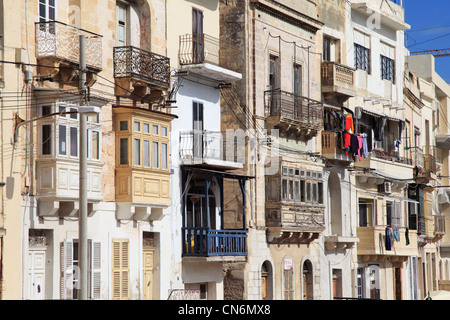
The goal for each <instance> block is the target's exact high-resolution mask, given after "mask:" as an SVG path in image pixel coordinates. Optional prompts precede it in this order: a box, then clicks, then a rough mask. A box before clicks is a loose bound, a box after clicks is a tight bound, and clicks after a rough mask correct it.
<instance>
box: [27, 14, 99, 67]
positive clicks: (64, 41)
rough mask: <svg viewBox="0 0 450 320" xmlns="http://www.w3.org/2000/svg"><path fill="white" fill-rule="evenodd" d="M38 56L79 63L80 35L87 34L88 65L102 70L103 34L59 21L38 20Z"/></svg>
mask: <svg viewBox="0 0 450 320" xmlns="http://www.w3.org/2000/svg"><path fill="white" fill-rule="evenodd" d="M35 32H36V57H37V58H38V59H39V58H45V57H56V58H59V59H62V60H66V61H69V62H73V63H77V64H78V63H79V61H80V58H79V54H80V46H79V42H80V41H79V36H80V35H82V34H84V35H85V37H86V38H85V45H86V65H87V67H91V68H95V69H98V70H101V68H102V61H103V60H102V36H101V35H98V34H95V33H92V32H89V31H86V30H83V29H80V28H77V27H74V26H70V25H67V24H65V23H62V22H58V21H48V22H36V24H35Z"/></svg>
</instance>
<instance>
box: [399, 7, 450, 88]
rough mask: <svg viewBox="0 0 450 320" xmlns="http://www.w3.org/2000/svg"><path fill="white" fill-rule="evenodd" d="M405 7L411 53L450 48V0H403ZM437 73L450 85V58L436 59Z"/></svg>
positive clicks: (408, 43)
mask: <svg viewBox="0 0 450 320" xmlns="http://www.w3.org/2000/svg"><path fill="white" fill-rule="evenodd" d="M403 6H404V7H405V21H406V23H408V24H409V25H410V26H411V29H410V30H409V31H407V32H406V35H407V41H406V45H407V47H408V49H409V50H410V51H411V52H414V51H423V50H434V49H447V48H450V14H449V12H450V1H449V0H427V1H423V0H403ZM423 29H426V30H423ZM436 72H437V73H438V74H439V75H440V76H441V77H442V78H443V79H444V80H445V81H446V82H447V83H450V57H439V58H436Z"/></svg>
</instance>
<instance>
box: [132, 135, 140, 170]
mask: <svg viewBox="0 0 450 320" xmlns="http://www.w3.org/2000/svg"><path fill="white" fill-rule="evenodd" d="M134 164H135V165H137V166H139V165H141V139H134Z"/></svg>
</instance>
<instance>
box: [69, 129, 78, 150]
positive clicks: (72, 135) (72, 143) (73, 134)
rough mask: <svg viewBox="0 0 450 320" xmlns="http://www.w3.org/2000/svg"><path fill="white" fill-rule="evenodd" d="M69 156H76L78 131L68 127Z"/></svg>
mask: <svg viewBox="0 0 450 320" xmlns="http://www.w3.org/2000/svg"><path fill="white" fill-rule="evenodd" d="M70 155H71V156H72V157H77V156H78V129H77V128H74V127H70Z"/></svg>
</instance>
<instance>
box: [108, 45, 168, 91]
mask: <svg viewBox="0 0 450 320" xmlns="http://www.w3.org/2000/svg"><path fill="white" fill-rule="evenodd" d="M114 78H135V79H140V80H143V81H145V82H148V83H150V84H153V85H157V86H163V87H169V86H170V59H169V58H167V57H164V56H161V55H159V54H156V53H153V52H149V51H146V50H143V49H140V48H136V47H133V46H124V47H114Z"/></svg>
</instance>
